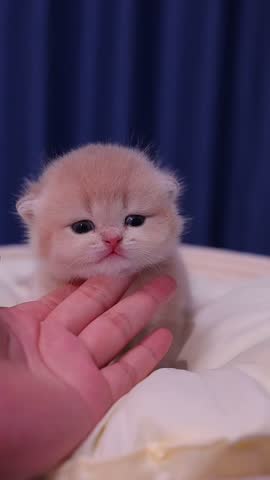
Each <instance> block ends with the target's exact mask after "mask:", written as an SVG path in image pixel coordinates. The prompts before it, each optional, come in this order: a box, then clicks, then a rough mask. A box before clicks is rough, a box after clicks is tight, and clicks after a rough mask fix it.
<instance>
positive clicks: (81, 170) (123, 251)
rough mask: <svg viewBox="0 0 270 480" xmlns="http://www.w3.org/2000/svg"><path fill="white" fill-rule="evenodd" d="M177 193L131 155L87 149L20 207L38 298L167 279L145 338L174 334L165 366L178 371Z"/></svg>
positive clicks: (183, 295)
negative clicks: (92, 284)
mask: <svg viewBox="0 0 270 480" xmlns="http://www.w3.org/2000/svg"><path fill="white" fill-rule="evenodd" d="M178 193H179V185H178V183H177V181H176V179H175V178H174V177H173V176H172V175H170V174H169V173H167V172H166V171H163V170H161V169H160V168H158V167H157V166H156V165H154V164H153V163H152V162H150V160H149V159H148V157H147V156H146V155H145V153H143V152H141V151H138V150H134V149H131V148H126V147H122V146H116V145H102V144H96V145H87V146H84V147H82V148H79V149H77V150H74V151H71V152H70V153H68V154H67V155H64V156H63V157H61V158H58V159H56V160H55V161H53V162H52V163H50V165H49V166H48V167H47V168H45V170H44V172H43V174H42V175H41V177H40V178H39V180H38V181H37V182H34V183H28V185H27V188H26V191H25V193H24V194H23V196H22V197H21V198H20V200H19V201H18V203H17V211H18V213H19V215H20V216H21V217H22V219H23V220H24V222H25V224H26V226H27V230H28V234H29V241H30V245H31V247H32V250H33V254H34V255H35V257H36V259H37V265H38V266H37V272H36V278H35V282H34V283H35V284H36V286H37V287H38V289H37V291H36V293H35V295H36V296H39V295H41V294H44V293H46V292H48V291H49V290H51V289H53V288H54V287H56V286H58V285H60V284H64V283H66V282H70V281H73V280H76V279H87V278H89V277H91V276H93V275H99V274H101V275H120V274H122V275H127V274H130V273H135V272H138V277H137V280H136V281H135V283H134V285H133V286H132V291H133V290H134V289H136V288H138V287H139V286H140V285H142V284H144V283H145V282H146V281H148V280H149V279H150V278H151V277H154V276H156V275H157V274H160V273H162V272H164V273H167V274H169V275H172V276H173V277H174V278H175V279H176V281H177V285H178V288H177V291H176V294H175V295H174V297H173V298H172V299H171V300H170V302H168V304H167V305H166V306H165V307H164V308H163V310H162V311H161V312H160V313H159V315H158V317H157V318H155V319H154V321H153V322H152V325H151V327H150V328H148V329H147V331H148V332H149V331H150V330H151V329H153V328H155V327H157V326H167V327H169V328H170V329H171V331H172V332H173V334H174V343H173V346H172V348H171V350H170V352H169V353H168V354H167V356H166V357H165V360H164V361H163V362H162V365H163V366H172V365H175V361H176V358H177V356H178V354H179V352H180V348H181V346H182V345H183V342H184V339H185V335H186V326H187V320H186V317H187V314H188V311H189V309H190V295H189V287H188V281H187V277H186V272H185V268H184V266H183V263H182V260H181V257H180V255H179V252H178V238H179V236H180V233H181V231H182V223H183V222H182V219H181V217H180V216H179V215H178V213H177V207H176V203H177V198H178ZM145 333H146V332H145V331H144V334H145ZM141 336H142V335H140V336H138V337H137V340H138V339H139V338H141Z"/></svg>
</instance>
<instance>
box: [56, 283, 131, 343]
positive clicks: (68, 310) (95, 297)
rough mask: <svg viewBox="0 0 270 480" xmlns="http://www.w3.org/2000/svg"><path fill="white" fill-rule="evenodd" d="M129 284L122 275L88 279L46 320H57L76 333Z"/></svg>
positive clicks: (100, 312) (115, 300) (99, 313)
mask: <svg viewBox="0 0 270 480" xmlns="http://www.w3.org/2000/svg"><path fill="white" fill-rule="evenodd" d="M129 284H130V279H129V278H122V277H119V278H115V277H112V278H109V277H95V278H92V279H89V280H87V281H86V282H84V283H83V284H82V285H81V286H80V287H79V288H77V289H76V290H75V291H74V292H73V293H72V294H71V295H70V296H69V297H67V298H66V299H65V300H64V301H63V302H62V303H60V304H59V305H58V307H56V308H55V309H54V310H53V312H52V313H51V314H50V315H49V317H48V321H57V322H59V323H61V324H62V325H64V326H65V327H66V328H67V329H68V330H70V331H71V332H72V333H74V334H76V335H77V334H79V333H80V331H81V330H82V329H83V328H85V327H86V326H87V325H88V324H89V322H91V321H92V320H94V319H95V318H96V317H97V316H99V315H101V314H102V313H103V312H105V311H106V310H108V308H110V307H111V306H112V305H113V304H114V303H115V302H117V301H118V300H119V298H120V297H121V296H122V295H123V293H124V292H125V290H126V289H127V288H128V286H129Z"/></svg>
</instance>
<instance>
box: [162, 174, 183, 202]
mask: <svg viewBox="0 0 270 480" xmlns="http://www.w3.org/2000/svg"><path fill="white" fill-rule="evenodd" d="M164 186H165V189H166V192H167V195H168V198H169V200H171V201H172V202H176V201H177V199H178V197H179V195H180V192H181V185H180V183H179V181H178V180H177V178H175V177H174V176H173V175H170V174H167V175H165V176H164Z"/></svg>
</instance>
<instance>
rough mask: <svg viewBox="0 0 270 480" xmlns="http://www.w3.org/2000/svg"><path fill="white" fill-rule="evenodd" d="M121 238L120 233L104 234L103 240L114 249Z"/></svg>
mask: <svg viewBox="0 0 270 480" xmlns="http://www.w3.org/2000/svg"><path fill="white" fill-rule="evenodd" d="M122 238H123V237H122V236H121V235H104V236H103V241H104V242H105V243H107V245H110V246H111V247H112V249H113V250H114V249H115V248H116V247H117V245H118V244H119V243H120V242H121V240H122Z"/></svg>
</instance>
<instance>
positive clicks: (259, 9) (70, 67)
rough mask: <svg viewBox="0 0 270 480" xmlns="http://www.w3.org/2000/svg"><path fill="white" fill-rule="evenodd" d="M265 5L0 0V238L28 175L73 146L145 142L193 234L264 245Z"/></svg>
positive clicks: (13, 237)
mask: <svg viewBox="0 0 270 480" xmlns="http://www.w3.org/2000/svg"><path fill="white" fill-rule="evenodd" d="M269 132H270V1H269V0H76V1H75V0H1V2H0V162H1V168H0V243H2V244H4V243H14V242H19V241H21V240H22V230H21V228H20V225H19V222H18V220H17V218H16V216H15V215H14V204H15V199H16V194H17V193H18V191H19V189H20V185H21V183H22V179H23V177H25V176H33V175H36V174H37V172H38V171H39V170H40V168H41V166H42V165H43V164H44V163H45V162H46V161H48V159H49V158H51V157H53V156H55V155H56V154H59V153H62V152H65V151H67V150H68V149H69V148H71V147H76V146H78V145H79V144H82V143H86V142H96V141H115V142H121V143H124V144H131V145H135V144H139V145H141V146H146V145H151V149H152V152H153V154H158V155H159V156H160V157H162V158H163V160H164V162H165V163H167V164H168V165H170V166H171V167H173V168H174V169H176V170H177V171H178V173H179V174H180V175H181V176H182V178H183V179H184V182H185V185H186V191H185V195H184V198H183V201H182V211H183V213H184V214H185V215H186V217H188V219H189V220H190V221H189V222H188V229H187V232H186V236H185V240H186V241H188V242H190V243H195V244H204V245H211V246H217V247H226V248H233V249H238V250H244V251H252V252H260V253H268V254H269V253H270V220H269V203H270V195H269V194H270V187H269V186H270V134H269Z"/></svg>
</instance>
